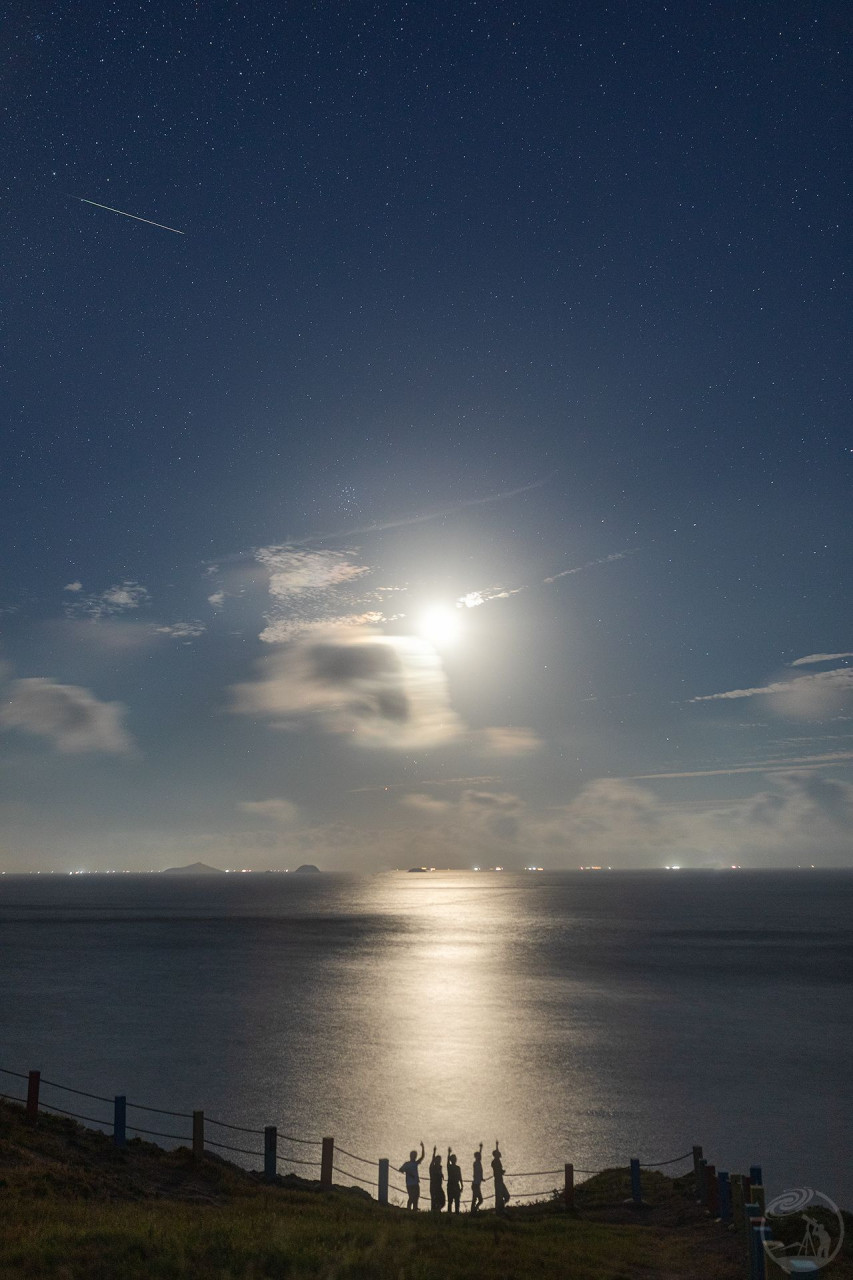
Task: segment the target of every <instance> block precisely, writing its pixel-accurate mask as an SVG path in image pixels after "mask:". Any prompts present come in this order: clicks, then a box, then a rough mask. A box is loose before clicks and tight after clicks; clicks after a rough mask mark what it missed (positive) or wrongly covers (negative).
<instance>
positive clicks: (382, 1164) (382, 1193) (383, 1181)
mask: <svg viewBox="0 0 853 1280" xmlns="http://www.w3.org/2000/svg"><path fill="white" fill-rule="evenodd" d="M377 1199H378V1201H379V1203H380V1204H387V1203H388V1161H387V1160H380V1161H379V1189H378V1194H377Z"/></svg>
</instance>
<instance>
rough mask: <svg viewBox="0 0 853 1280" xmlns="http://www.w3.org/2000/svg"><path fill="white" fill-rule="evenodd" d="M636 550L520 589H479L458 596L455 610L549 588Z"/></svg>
mask: <svg viewBox="0 0 853 1280" xmlns="http://www.w3.org/2000/svg"><path fill="white" fill-rule="evenodd" d="M636 550H637V548H636V547H634V548H629V549H628V550H626V551H614V552H612V554H611V555H608V556H601V557H600V558H599V559H598V560H588V561H587V562H586V564H579V565H575V566H573V567H572V568H571V569H561V570H560V572H559V573H554V574H552V575H551V576H550V577H549V578H539V579H537V580H536V582H525V583H522V585H521V586H520V587H503V586H492V587H480V588H478V589H477V590H476V591H467V592H466V593H465V595H463V596H460V597H459V599H458V600H457V601H456V605H457V608H460V609H477V608H479V607H480V605H484V604H490V603H491V601H492V600H508V599H509V598H510V596H517V595H519V594H520V593H521V592H522V591H530V590H531V588H533V587H539V586H551V585H552V583H554V582H559V580H560V578H568V577H570V576H571V575H572V574H575V573H584V572H585V571H586V570H587V569H595V568H597V567H598V566H599V565H602V564H612V563H613V562H614V561H616V560H624V559H625V557H626V556H630V555H634V554H635V552H636Z"/></svg>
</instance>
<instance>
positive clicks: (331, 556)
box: [253, 543, 389, 644]
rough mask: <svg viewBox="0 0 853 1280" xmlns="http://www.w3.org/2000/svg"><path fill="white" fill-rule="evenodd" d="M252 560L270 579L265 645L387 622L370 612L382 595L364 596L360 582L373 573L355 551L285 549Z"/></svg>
mask: <svg viewBox="0 0 853 1280" xmlns="http://www.w3.org/2000/svg"><path fill="white" fill-rule="evenodd" d="M253 556H254V559H255V561H256V562H257V563H258V564H259V565H261V566H262V568H263V569H264V570H265V572H266V573H267V574H268V589H269V595H270V600H271V605H270V608H269V611H268V612H267V614H266V615H265V622H266V625H265V627H264V628H263V630H262V631H261V634H260V638H261V640H263V641H264V642H265V643H266V644H282V643H284V642H286V641H289V640H292V639H293V638H294V637H295V636H298V635H301V634H303V633H304V632H306V631H311V630H315V629H317V628H323V629H329V628H335V627H345V626H365V625H369V624H374V623H378V622H384V621H387V619H386V618H385V616H384V614H383V613H382V612H381V610H378V609H376V608H375V607H374V608H369V607H368V605H369V604H370V603H372V602H375V601H377V600H380V599H381V595H380V593H379V591H376V590H374V591H371V590H367V591H365V590H364V587H363V586H362V585H361V583H360V580H361V579H362V578H364V577H365V576H366V575H369V574H370V573H371V572H372V569H371V567H370V566H369V565H366V564H362V563H360V561H359V560H358V559H357V558H356V555H355V553H354V552H353V551H334V550H323V551H316V550H314V551H311V550H308V549H306V548H305V547H304V546H300V545H297V544H294V543H284V544H281V545H277V546H269V547H259V548H257V549H256V550H255V551H254V553H253ZM382 590H383V591H387V590H389V588H383V589H382Z"/></svg>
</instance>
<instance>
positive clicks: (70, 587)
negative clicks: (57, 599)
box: [62, 582, 83, 591]
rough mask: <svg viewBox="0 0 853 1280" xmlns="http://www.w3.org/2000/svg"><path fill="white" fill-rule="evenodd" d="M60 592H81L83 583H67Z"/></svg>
mask: <svg viewBox="0 0 853 1280" xmlns="http://www.w3.org/2000/svg"><path fill="white" fill-rule="evenodd" d="M62 590H63V591H82V590H83V583H82V582H69V583H67V584H66V585H65V586H64V587H63V588H62Z"/></svg>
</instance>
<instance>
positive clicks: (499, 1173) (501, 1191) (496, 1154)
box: [492, 1138, 510, 1213]
mask: <svg viewBox="0 0 853 1280" xmlns="http://www.w3.org/2000/svg"><path fill="white" fill-rule="evenodd" d="M492 1173H493V1174H494V1175H495V1213H503V1211H504V1209H505V1208H506V1206H507V1201H508V1200H509V1198H510V1197H509V1192H508V1191H507V1189H506V1183H505V1182H504V1167H503V1162H502V1160H501V1149H500V1144H499V1143H498V1140H497V1138H495V1149H494V1151H493V1152H492Z"/></svg>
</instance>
